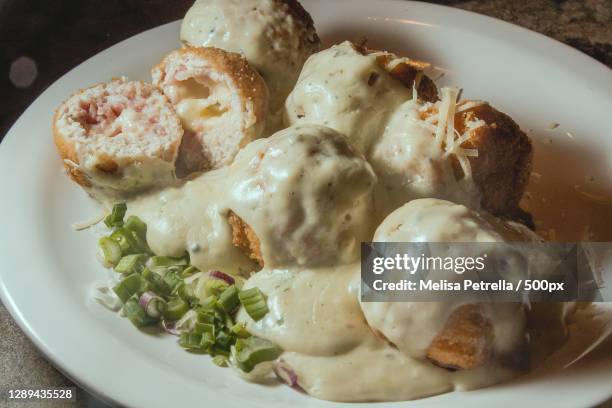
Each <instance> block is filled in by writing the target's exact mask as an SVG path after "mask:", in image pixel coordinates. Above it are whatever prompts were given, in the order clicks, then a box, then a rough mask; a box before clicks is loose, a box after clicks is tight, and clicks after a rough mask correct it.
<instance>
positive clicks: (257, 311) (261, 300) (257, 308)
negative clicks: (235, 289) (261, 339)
mask: <svg viewBox="0 0 612 408" xmlns="http://www.w3.org/2000/svg"><path fill="white" fill-rule="evenodd" d="M238 298H239V299H240V303H242V306H243V307H244V309H245V310H246V312H247V314H248V315H249V316H251V319H253V320H255V321H258V320H261V319H263V317H264V316H265V315H266V313H268V311H269V309H268V305H267V303H266V296H265V295H264V294H263V293H262V292H261V290H259V288H250V289H245V290H241V291H240V292H239V293H238Z"/></svg>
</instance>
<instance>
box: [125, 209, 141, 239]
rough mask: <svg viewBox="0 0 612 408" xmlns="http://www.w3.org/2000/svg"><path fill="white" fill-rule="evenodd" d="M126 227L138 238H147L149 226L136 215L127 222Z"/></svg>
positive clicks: (131, 216)
mask: <svg viewBox="0 0 612 408" xmlns="http://www.w3.org/2000/svg"><path fill="white" fill-rule="evenodd" d="M124 227H125V228H126V229H128V230H130V231H134V232H135V233H137V234H138V236H140V237H142V238H144V239H146V238H147V224H145V223H144V221H142V220H141V219H140V218H138V217H137V216H135V215H130V216H129V217H128V219H127V220H126V221H125V224H124Z"/></svg>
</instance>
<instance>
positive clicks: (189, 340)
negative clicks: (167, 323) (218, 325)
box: [179, 332, 202, 350]
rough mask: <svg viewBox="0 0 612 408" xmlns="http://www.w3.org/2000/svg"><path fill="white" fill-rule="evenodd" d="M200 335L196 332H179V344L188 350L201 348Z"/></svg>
mask: <svg viewBox="0 0 612 408" xmlns="http://www.w3.org/2000/svg"><path fill="white" fill-rule="evenodd" d="M201 343H202V335H201V334H197V333H191V332H188V333H181V337H180V338H179V345H180V346H181V347H183V348H186V349H188V350H199V349H200V348H201V345H200V344H201Z"/></svg>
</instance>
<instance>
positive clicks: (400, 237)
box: [361, 199, 539, 358]
mask: <svg viewBox="0 0 612 408" xmlns="http://www.w3.org/2000/svg"><path fill="white" fill-rule="evenodd" d="M373 240H374V241H375V242H481V243H486V242H505V241H517V240H518V241H538V240H539V239H538V237H537V235H536V234H535V233H533V232H531V231H530V230H528V229H527V228H524V227H520V226H518V224H514V223H506V222H501V221H495V220H493V218H492V217H489V216H481V215H479V214H478V213H476V212H474V211H472V210H470V209H468V208H467V207H465V206H462V205H457V204H454V203H451V202H449V201H444V200H438V199H420V200H413V201H411V202H409V203H408V204H405V205H404V206H402V207H401V208H399V209H397V210H395V211H394V212H393V213H391V214H390V215H389V216H388V217H387V218H385V220H384V221H383V222H382V224H381V225H380V226H379V227H378V228H377V230H376V232H375V234H374V238H373ZM482 252H483V253H484V252H486V251H484V250H482ZM458 255H460V256H467V254H466V250H465V249H461V254H458ZM469 255H470V256H474V257H476V256H482V253H474V254H469ZM507 259H508V262H511V261H512V260H511V259H510V256H508V258H507ZM442 278H448V279H449V280H452V279H456V280H462V279H463V276H462V275H454V274H451V275H450V276H448V274H447V273H444V276H442ZM523 278H524V276H523ZM460 305H461V303H456V302H452V301H446V302H416V303H415V302H369V303H365V302H364V303H362V304H361V306H362V309H363V311H364V313H365V316H366V318H367V321H368V322H369V323H370V325H371V326H372V327H373V328H374V329H376V330H379V331H380V332H381V333H382V334H383V335H384V336H385V337H386V338H387V339H389V340H390V341H391V342H392V343H393V344H395V345H396V346H397V347H398V348H399V350H400V351H403V352H405V353H406V354H408V355H410V356H413V357H417V358H423V357H424V356H425V354H426V349H427V346H428V345H429V344H430V343H431V341H432V340H433V339H434V338H435V336H436V335H437V334H438V333H439V332H440V331H441V330H442V328H443V326H444V324H445V322H446V321H447V319H448V317H449V316H450V314H451V313H452V312H453V311H454V310H455V309H456V308H457V307H458V306H460ZM480 306H481V308H482V309H483V313H484V315H485V317H486V318H487V319H488V320H489V321H490V323H491V324H492V326H493V345H492V348H491V350H492V352H493V353H494V354H504V353H508V352H512V351H513V350H515V349H516V348H517V347H518V346H520V345H521V344H522V343H523V342H524V340H525V338H524V335H525V312H524V310H523V306H522V305H520V304H515V303H480Z"/></svg>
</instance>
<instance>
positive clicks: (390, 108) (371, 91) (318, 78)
mask: <svg viewBox="0 0 612 408" xmlns="http://www.w3.org/2000/svg"><path fill="white" fill-rule="evenodd" d="M411 98H412V91H411V90H410V89H408V88H406V87H404V86H402V85H401V83H400V82H399V81H397V80H396V79H394V78H392V77H391V76H390V75H389V74H388V73H387V71H386V70H385V69H384V68H383V67H381V66H380V65H379V64H378V62H376V57H375V56H374V55H363V54H361V53H360V52H358V51H357V50H356V49H355V48H354V46H353V45H352V44H351V43H350V42H348V41H346V42H343V43H341V44H339V45H334V46H333V47H331V48H329V49H326V50H323V51H321V52H319V53H317V54H315V55H313V56H311V57H310V58H309V59H308V60H307V61H306V63H305V64H304V68H303V69H302V72H301V73H300V77H299V79H298V82H297V84H296V85H295V88H294V89H293V91H292V92H291V94H290V95H289V97H288V98H287V102H286V103H285V115H286V121H287V122H288V123H289V124H296V123H318V124H321V125H325V126H329V127H331V128H333V129H336V130H337V131H339V132H340V133H343V134H345V135H347V136H348V137H350V139H351V142H352V143H353V145H354V146H355V147H356V148H357V149H359V151H360V152H362V153H364V154H366V153H367V152H368V150H369V149H370V147H371V146H372V144H373V143H374V142H375V141H376V139H377V138H378V137H379V136H380V134H381V133H382V131H383V129H384V127H385V124H386V123H387V121H388V119H389V117H390V116H391V115H392V114H393V112H394V111H395V110H396V109H397V108H398V107H399V106H400V105H401V104H402V103H403V102H405V101H407V100H409V99H411Z"/></svg>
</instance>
